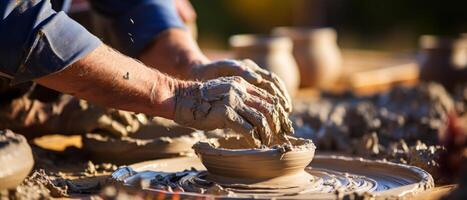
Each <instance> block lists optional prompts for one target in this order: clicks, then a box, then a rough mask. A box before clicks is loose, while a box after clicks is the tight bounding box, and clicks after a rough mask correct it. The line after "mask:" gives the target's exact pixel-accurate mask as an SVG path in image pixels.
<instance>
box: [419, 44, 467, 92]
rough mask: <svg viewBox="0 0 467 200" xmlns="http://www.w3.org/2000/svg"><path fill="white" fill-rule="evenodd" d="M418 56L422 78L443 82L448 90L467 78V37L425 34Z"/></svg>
mask: <svg viewBox="0 0 467 200" xmlns="http://www.w3.org/2000/svg"><path fill="white" fill-rule="evenodd" d="M419 42H420V50H419V54H418V57H417V60H418V64H419V65H420V79H421V80H423V81H435V82H439V83H441V84H442V85H443V86H445V87H446V88H447V89H448V90H452V89H453V88H454V87H455V85H457V84H460V83H465V81H466V80H467V78H466V77H467V39H455V38H447V37H439V36H434V35H424V36H421V37H420V41H419Z"/></svg>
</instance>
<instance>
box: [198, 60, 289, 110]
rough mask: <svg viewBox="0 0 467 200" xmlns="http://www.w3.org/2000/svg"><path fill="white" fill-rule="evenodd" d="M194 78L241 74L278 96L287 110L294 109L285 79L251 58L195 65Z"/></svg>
mask: <svg viewBox="0 0 467 200" xmlns="http://www.w3.org/2000/svg"><path fill="white" fill-rule="evenodd" d="M191 76H193V77H192V78H194V79H200V80H209V79H214V78H219V77H225V76H240V77H242V78H243V79H245V80H246V81H248V82H249V83H251V84H253V85H255V86H257V87H259V88H262V89H264V90H266V91H268V92H269V93H271V94H272V95H275V96H278V97H279V101H280V103H281V104H282V106H283V107H284V109H285V111H286V112H288V113H290V112H291V111H292V104H291V99H290V95H289V93H288V92H287V89H286V88H285V85H284V83H283V81H282V80H281V79H280V78H279V77H278V76H277V75H276V74H274V73H272V72H269V71H268V70H265V69H262V68H261V67H259V66H258V65H257V64H256V63H255V62H253V61H252V60H250V59H245V60H230V59H226V60H220V61H215V62H211V63H208V64H201V65H195V66H193V68H192V74H191Z"/></svg>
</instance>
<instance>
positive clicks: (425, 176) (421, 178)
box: [112, 154, 434, 199]
mask: <svg viewBox="0 0 467 200" xmlns="http://www.w3.org/2000/svg"><path fill="white" fill-rule="evenodd" d="M194 168H195V169H194ZM205 170H206V168H205V167H204V166H203V164H202V163H201V161H200V160H199V159H198V158H196V157H182V158H171V159H162V160H152V161H145V162H141V163H136V164H133V165H130V166H128V167H122V168H119V169H118V170H116V171H115V172H114V173H112V179H113V180H115V181H117V182H121V183H122V184H123V185H124V186H126V187H130V188H135V187H137V188H140V189H142V190H143V191H145V192H149V193H152V192H154V193H152V194H158V195H161V194H163V195H164V196H165V197H167V198H170V197H172V195H173V196H174V197H175V196H177V197H179V198H180V197H181V198H230V199H231V198H235V199H252V198H254V199H256V198H259V199H336V193H338V194H341V195H350V194H356V193H358V194H362V193H365V194H368V195H371V196H373V197H376V199H401V198H403V199H406V198H409V197H411V196H412V195H414V194H416V193H420V192H423V191H425V190H428V189H430V188H433V187H434V183H433V178H432V177H431V175H430V174H429V173H427V172H426V171H424V170H422V169H420V168H418V167H414V166H409V165H403V164H395V163H391V162H387V161H372V160H365V159H362V158H357V157H342V156H332V155H319V154H318V155H316V156H315V157H314V159H313V162H312V163H311V164H310V165H309V167H307V168H306V171H307V172H308V173H309V174H311V175H312V176H313V177H314V179H313V181H312V182H310V183H309V184H311V185H306V186H300V187H293V188H268V189H259V188H255V187H239V185H235V186H219V184H217V183H216V182H212V181H209V180H207V175H206V171H205ZM257 171H260V170H259V169H257ZM141 182H146V183H150V184H149V185H143V186H142V185H141ZM165 188H177V189H180V188H181V189H183V190H182V191H183V192H179V191H177V192H171V191H172V190H168V189H165Z"/></svg>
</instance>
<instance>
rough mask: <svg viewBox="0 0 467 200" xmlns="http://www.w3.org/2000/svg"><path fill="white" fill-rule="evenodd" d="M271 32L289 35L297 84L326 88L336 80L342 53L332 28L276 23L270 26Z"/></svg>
mask: <svg viewBox="0 0 467 200" xmlns="http://www.w3.org/2000/svg"><path fill="white" fill-rule="evenodd" d="M273 35H277V36H286V37H289V38H291V39H292V41H293V45H294V47H293V56H294V57H295V60H296V61H297V64H298V67H299V69H300V80H301V81H300V86H301V87H316V88H329V87H330V86H332V85H333V84H334V83H335V81H337V79H338V78H339V76H340V73H341V68H342V66H341V65H342V55H341V52H340V50H339V47H338V46H337V33H336V31H335V30H334V29H332V28H298V27H297V28H294V27H279V28H275V29H274V30H273Z"/></svg>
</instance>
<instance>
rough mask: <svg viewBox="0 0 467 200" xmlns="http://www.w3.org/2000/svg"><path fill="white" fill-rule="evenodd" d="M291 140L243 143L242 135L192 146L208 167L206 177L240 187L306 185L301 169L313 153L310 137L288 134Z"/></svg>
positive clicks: (307, 180) (309, 160) (264, 187)
mask: <svg viewBox="0 0 467 200" xmlns="http://www.w3.org/2000/svg"><path fill="white" fill-rule="evenodd" d="M287 140H289V141H290V144H282V145H275V146H272V147H266V146H263V147H262V148H252V147H249V148H248V147H246V148H245V147H244V144H246V142H245V139H244V138H235V137H232V138H224V139H219V141H218V142H198V143H196V144H195V145H194V146H193V149H194V150H195V152H196V154H197V155H198V157H200V159H201V161H202V163H203V164H204V166H205V167H206V168H207V169H208V172H209V173H208V174H207V176H206V178H207V180H211V181H214V182H216V183H220V184H222V185H224V186H225V185H230V186H235V187H243V188H263V189H268V188H288V187H297V186H299V185H308V183H309V182H310V180H311V179H312V177H311V176H310V175H309V174H307V173H306V172H305V171H304V169H305V167H306V166H307V165H308V164H309V163H310V162H311V160H312V159H313V157H314V152H315V148H316V147H315V146H314V144H313V142H312V141H311V140H306V139H298V138H293V137H290V136H289V137H288V139H287Z"/></svg>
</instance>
